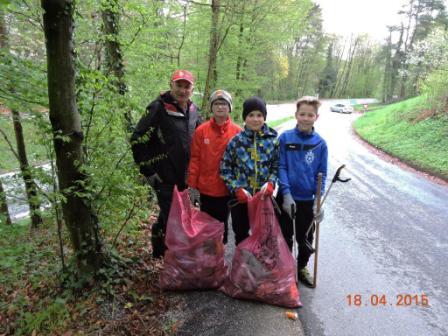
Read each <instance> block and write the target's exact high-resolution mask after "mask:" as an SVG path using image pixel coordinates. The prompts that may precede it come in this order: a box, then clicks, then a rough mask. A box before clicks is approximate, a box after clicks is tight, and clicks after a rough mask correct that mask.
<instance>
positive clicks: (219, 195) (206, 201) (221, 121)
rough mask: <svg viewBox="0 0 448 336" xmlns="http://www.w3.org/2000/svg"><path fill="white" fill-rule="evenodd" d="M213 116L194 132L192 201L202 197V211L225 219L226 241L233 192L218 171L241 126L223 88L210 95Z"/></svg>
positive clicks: (224, 238) (191, 169) (225, 241)
mask: <svg viewBox="0 0 448 336" xmlns="http://www.w3.org/2000/svg"><path fill="white" fill-rule="evenodd" d="M210 107H211V111H212V118H211V119H210V120H209V121H207V122H205V123H203V124H201V125H200V126H199V127H198V128H197V129H196V131H195V133H194V135H193V141H192V144H191V157H190V163H189V167H188V185H189V187H190V188H193V189H197V191H198V192H196V191H193V192H192V195H199V199H197V198H198V197H197V196H196V197H194V199H193V203H196V201H199V204H200V208H201V211H204V212H206V213H208V214H209V215H210V216H212V217H214V218H216V219H217V220H219V221H221V222H223V223H224V237H223V241H224V244H226V243H227V231H228V223H227V218H228V215H229V209H228V206H227V202H228V201H229V200H230V193H229V190H228V189H227V187H226V185H225V184H224V182H223V180H222V179H221V177H220V175H219V167H220V162H221V159H222V156H223V153H224V151H225V149H226V146H227V143H228V142H229V141H230V139H232V138H233V137H234V136H235V135H236V134H238V133H239V132H240V131H241V128H240V127H239V126H238V125H237V124H235V123H234V122H233V121H232V120H231V119H230V112H231V111H232V97H231V95H230V94H229V93H228V92H227V91H224V90H216V91H215V92H213V93H212V94H211V96H210Z"/></svg>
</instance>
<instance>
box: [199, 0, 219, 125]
mask: <svg viewBox="0 0 448 336" xmlns="http://www.w3.org/2000/svg"><path fill="white" fill-rule="evenodd" d="M219 9H220V0H212V23H211V28H210V47H209V51H208V71H207V79H206V81H205V88H204V97H203V98H202V106H201V110H202V111H203V112H204V113H205V116H208V114H209V113H208V112H209V111H208V108H207V105H208V98H209V96H210V91H211V88H212V87H215V84H216V59H217V56H218V46H219V30H218V25H219Z"/></svg>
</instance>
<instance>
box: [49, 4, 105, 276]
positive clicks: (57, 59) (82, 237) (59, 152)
mask: <svg viewBox="0 0 448 336" xmlns="http://www.w3.org/2000/svg"><path fill="white" fill-rule="evenodd" d="M41 4H42V8H43V9H44V15H43V19H44V31H45V38H46V49H47V67H48V98H49V105H50V121H51V126H52V130H53V134H54V136H53V142H54V147H55V153H56V165H57V168H58V169H57V171H58V181H59V187H60V190H61V192H62V193H63V195H64V197H65V201H64V202H63V204H62V212H63V217H64V220H65V223H66V225H67V227H68V230H69V233H70V239H71V242H72V245H73V249H74V252H75V255H76V260H77V269H78V272H79V275H80V277H81V278H84V279H86V278H88V277H89V276H91V275H93V274H95V273H96V271H97V270H98V269H99V268H100V266H101V264H102V256H101V244H100V241H99V237H98V228H97V226H96V223H95V220H94V218H95V216H94V214H93V211H92V207H91V204H90V201H89V199H88V197H86V196H85V195H86V194H87V193H88V191H87V190H86V188H85V184H86V183H87V176H86V175H85V173H83V171H82V164H83V161H84V158H83V153H82V148H81V144H82V140H83V133H82V130H81V121H80V115H79V113H78V110H77V105H76V96H75V68H74V61H73V40H72V33H73V17H72V15H73V1H72V0H42V1H41Z"/></svg>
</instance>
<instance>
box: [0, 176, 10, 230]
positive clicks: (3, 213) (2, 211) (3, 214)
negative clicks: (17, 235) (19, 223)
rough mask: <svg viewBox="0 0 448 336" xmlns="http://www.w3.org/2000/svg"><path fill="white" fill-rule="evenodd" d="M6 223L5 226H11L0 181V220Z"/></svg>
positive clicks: (0, 181)
mask: <svg viewBox="0 0 448 336" xmlns="http://www.w3.org/2000/svg"><path fill="white" fill-rule="evenodd" d="M3 218H4V221H5V223H6V225H11V224H12V222H11V216H10V215H9V211H8V203H6V194H5V190H4V189H3V183H2V180H1V179H0V219H2V221H3Z"/></svg>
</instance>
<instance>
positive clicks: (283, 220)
mask: <svg viewBox="0 0 448 336" xmlns="http://www.w3.org/2000/svg"><path fill="white" fill-rule="evenodd" d="M277 202H278V204H279V206H280V207H281V204H282V202H283V198H282V196H280V197H278V198H277ZM313 204H314V201H296V241H297V243H298V245H299V255H298V256H297V267H298V268H299V269H302V268H304V267H305V266H306V265H307V264H308V261H309V259H310V256H311V254H312V253H311V251H310V250H309V249H308V248H307V247H306V241H308V243H309V244H310V245H312V244H313V240H314V230H313V229H312V230H310V231H309V232H308V234H306V232H307V231H308V229H309V228H310V226H311V224H312V221H313V217H314V213H313ZM279 223H280V228H281V230H282V233H283V237H284V238H285V240H286V243H287V244H288V247H289V249H290V250H292V243H293V234H294V231H293V230H294V229H293V221H292V220H291V218H289V216H288V214H287V213H285V212H284V211H283V209H282V211H281V215H280V217H279Z"/></svg>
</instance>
